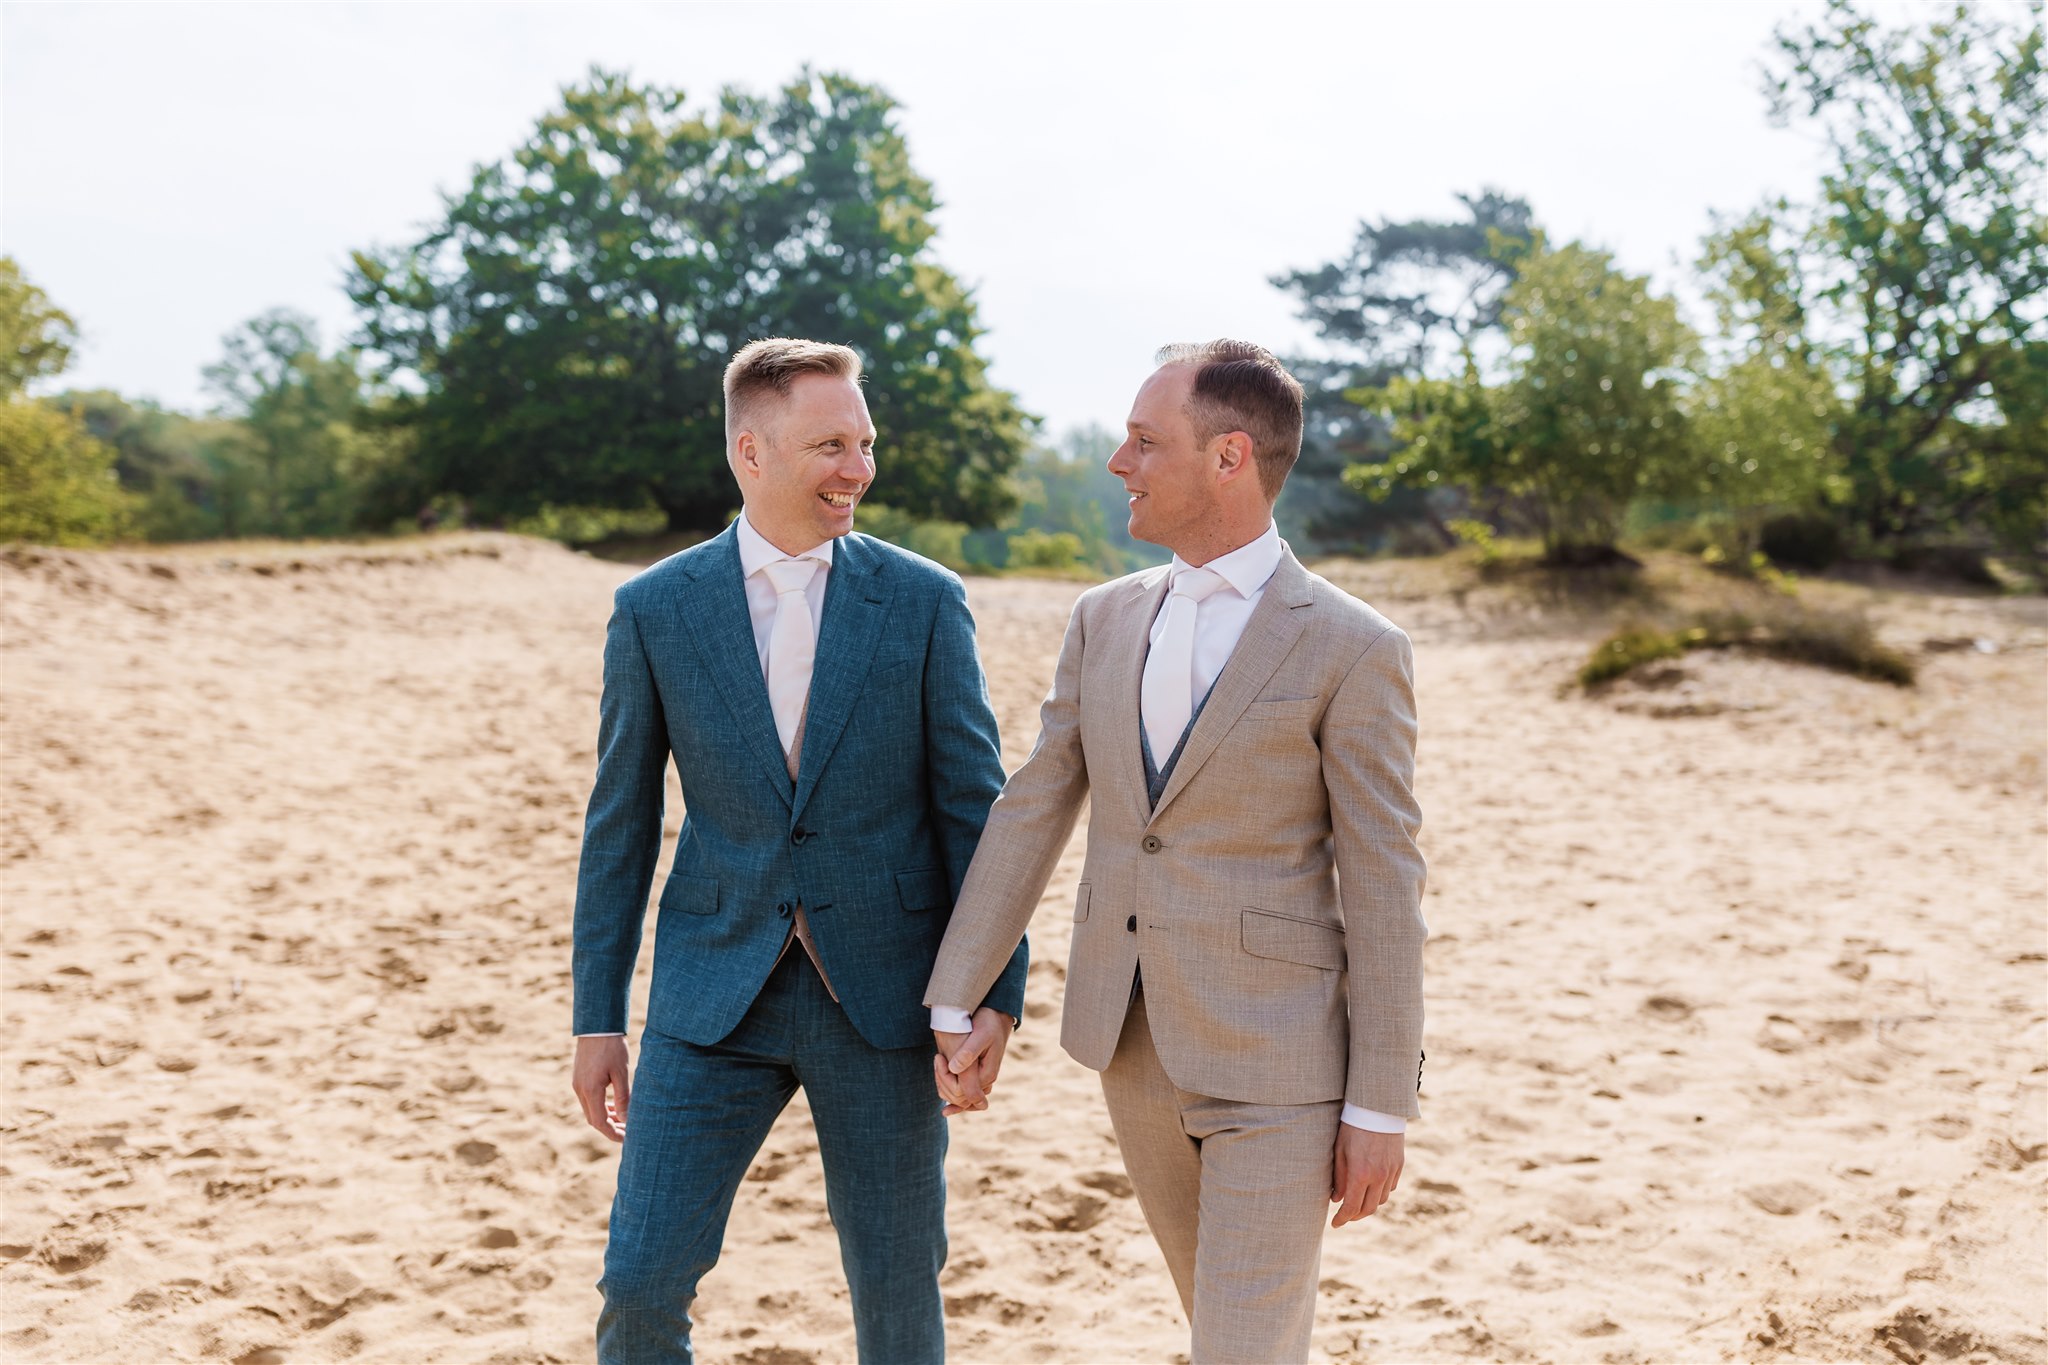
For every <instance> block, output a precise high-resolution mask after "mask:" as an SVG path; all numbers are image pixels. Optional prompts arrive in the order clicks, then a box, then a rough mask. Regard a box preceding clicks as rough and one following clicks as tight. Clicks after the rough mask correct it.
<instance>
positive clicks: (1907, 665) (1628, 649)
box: [1579, 598, 1914, 687]
mask: <svg viewBox="0 0 2048 1365" xmlns="http://www.w3.org/2000/svg"><path fill="white" fill-rule="evenodd" d="M1695 649H1743V650H1748V651H1749V652H1750V653H1753V654H1761V655H1763V656H1765V657H1766V658H1772V659H1783V660H1786V661H1787V662H1790V663H1802V664H1813V665H1815V666H1816V667H1820V668H1829V669H1833V670H1834V671H1835V672H1837V673H1847V674H1850V675H1851V676H1853V677H1858V678H1868V679H1870V680H1872V681H1873V682H1882V683H1890V684H1892V685H1893V686H1895V687H1910V686H1912V685H1913V678H1914V669H1913V661H1912V660H1910V659H1908V658H1907V657H1906V656H1905V655H1903V654H1900V653H1899V652H1898V651H1897V650H1895V649H1892V648H1891V647H1890V646H1888V645H1886V644H1885V643H1884V642H1883V641H1881V640H1879V639H1878V638H1877V632H1876V631H1875V630H1873V629H1872V628H1871V625H1870V620H1869V618H1868V617H1866V616H1865V615H1864V614H1863V613H1862V612H1860V611H1852V610H1842V609H1837V610H1832V611H1830V610H1822V609H1818V608H1815V607H1810V606H1807V605H1806V604H1805V603H1803V602H1800V601H1798V600H1796V599H1785V598H1781V599H1778V600H1776V601H1769V602H1764V603H1761V604H1759V605H1757V606H1756V607H1754V608H1752V609H1751V610H1747V611H1705V612H1698V613H1695V614H1694V615H1692V616H1691V617H1690V618H1689V619H1687V620H1685V621H1683V622H1682V623H1680V624H1678V625H1675V626H1655V625H1643V624H1639V623H1632V624H1630V625H1626V626H1624V627H1622V628H1621V629H1620V630H1617V631H1616V632H1615V633H1614V634H1612V635H1610V636H1608V637H1607V638H1606V639H1605V640H1602V641H1601V642H1600V643H1599V645H1597V646H1595V648H1594V650H1593V653H1592V656H1591V657H1590V658H1588V659H1587V660H1586V662H1585V664H1584V666H1583V667H1581V668H1580V669H1579V682H1580V684H1581V685H1583V686H1586V687H1597V686H1599V685H1601V684H1602V683H1608V682H1612V681H1614V680H1615V679H1616V678H1620V677H1624V676H1626V675H1627V674H1629V673H1630V672H1633V671H1634V670H1635V669H1637V668H1639V667H1641V666H1642V665H1644V664H1647V663H1652V662H1655V661H1656V660H1659V659H1675V658H1678V657H1679V656H1681V655H1683V654H1685V653H1687V652H1688V651H1690V650H1695Z"/></svg>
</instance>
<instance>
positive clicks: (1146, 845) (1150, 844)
mask: <svg viewBox="0 0 2048 1365" xmlns="http://www.w3.org/2000/svg"><path fill="white" fill-rule="evenodd" d="M1139 847H1140V848H1142V849H1144V850H1145V851H1146V852H1147V853H1157V852H1158V851H1159V850H1160V849H1162V848H1165V847H1166V845H1165V844H1163V843H1161V842H1160V841H1159V836H1158V835H1156V834H1148V835H1146V836H1145V841H1144V842H1143V843H1142V844H1140V845H1139Z"/></svg>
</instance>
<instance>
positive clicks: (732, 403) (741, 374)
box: [725, 337, 861, 446]
mask: <svg viewBox="0 0 2048 1365" xmlns="http://www.w3.org/2000/svg"><path fill="white" fill-rule="evenodd" d="M807 374H822V375H827V376H829V377H831V378H834V379H845V380H849V381H851V382H852V383H855V384H858V383H860V376H861V365H860V354H859V352H857V351H855V350H854V349H853V348H852V347H851V346H840V345H837V344H835V343H833V342H830V341H805V340H803V339H802V338H800V337H763V338H762V339H761V340H759V341H750V342H748V343H747V344H746V345H744V346H742V347H740V349H739V353H738V354H737V355H735V356H734V357H733V358H732V363H731V364H729V365H727V366H726V367H725V442H726V444H727V445H728V446H730V445H731V444H732V442H733V438H735V437H736V436H738V435H739V434H740V433H741V432H742V431H745V430H746V429H747V427H748V426H749V425H750V423H751V421H752V419H753V414H754V411H755V406H756V405H757V404H758V403H759V401H760V400H761V398H762V397H763V396H764V395H766V394H770V393H772V394H774V395H775V396H776V397H778V398H787V397H788V396H789V386H790V385H791V384H793V383H795V382H796V380H797V379H798V378H799V377H801V376H803V375H807Z"/></svg>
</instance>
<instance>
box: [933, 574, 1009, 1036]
mask: <svg viewBox="0 0 2048 1365" xmlns="http://www.w3.org/2000/svg"><path fill="white" fill-rule="evenodd" d="M924 696H925V721H924V724H925V754H926V765H927V766H926V787H927V789H928V791H929V793H930V798H931V812H932V820H933V823H934V825H935V826H936V828H937V832H938V836H939V846H940V848H941V849H942V850H943V851H944V854H945V859H946V880H947V892H948V894H949V901H950V902H953V903H957V902H958V900H959V898H960V888H961V885H962V884H963V883H964V882H965V881H966V879H967V868H968V865H969V864H970V863H971V862H972V861H973V859H974V850H975V846H976V845H977V844H978V843H979V842H980V841H981V837H982V831H983V827H984V826H986V825H987V823H988V812H989V807H990V805H991V804H992V803H993V802H994V801H995V799H996V795H997V793H998V792H1000V791H1001V790H1002V788H1003V757H1002V738H1001V734H1000V732H999V731H998V729H997V726H996V716H995V709H994V708H993V707H992V706H990V705H989V697H988V680H987V678H986V676H985V675H984V674H983V672H982V668H981V658H980V655H979V654H978V653H977V652H976V650H975V646H974V617H973V615H972V614H970V613H969V611H968V610H967V594H966V591H965V590H964V589H963V588H962V587H961V586H960V582H959V580H958V579H955V578H950V577H949V578H947V579H946V581H945V585H944V587H943V589H942V590H941V593H940V597H939V606H938V611H937V613H936V615H935V616H934V619H933V622H932V638H931V644H930V647H929V649H928V650H927V652H926V655H925V689H924ZM1030 957H1031V954H1030V946H1029V944H1028V943H1027V942H1025V941H1024V940H1021V939H1020V940H1019V941H1018V943H1017V945H1016V947H1015V950H1014V951H1013V952H1011V954H1010V956H1009V960H1008V962H1007V963H1006V964H1005V966H1004V967H1003V969H1002V972H1001V974H1000V975H999V976H998V977H997V978H996V980H995V983H994V984H993V985H992V986H991V987H990V988H989V990H988V992H987V995H986V996H985V997H982V996H977V997H976V999H978V1000H979V1001H980V1002H981V1004H983V1005H987V1006H989V1007H991V1008H993V1009H999V1010H1001V1011H1003V1012H1004V1013H1005V1014H1009V1015H1012V1016H1015V1017H1019V1018H1021V1017H1022V1016H1023V1013H1024V973H1025V969H1026V968H1027V967H1028V966H1029V964H1030Z"/></svg>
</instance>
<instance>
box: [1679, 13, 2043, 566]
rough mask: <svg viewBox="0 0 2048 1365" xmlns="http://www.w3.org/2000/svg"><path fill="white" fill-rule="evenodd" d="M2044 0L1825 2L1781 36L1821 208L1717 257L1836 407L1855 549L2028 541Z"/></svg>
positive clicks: (1746, 238)
mask: <svg viewBox="0 0 2048 1365" xmlns="http://www.w3.org/2000/svg"><path fill="white" fill-rule="evenodd" d="M2042 13H2043V10H2042V5H2041V3H2040V0H2027V3H2025V4H2023V5H2019V6H2011V5H2007V6H1997V5H1990V4H1958V5H1956V6H1955V8H1954V9H1953V10H1951V11H1949V12H1947V14H1946V15H1945V16H1944V17H1941V18H1939V19H1937V20H1934V21H1932V22H1927V23H1913V24H1909V25H1906V26H1902V27H1886V26H1884V25H1883V24H1881V23H1879V22H1878V21H1877V20H1876V19H1874V18H1872V17H1871V16H1869V15H1867V14H1866V13H1864V12H1863V11H1862V10H1861V9H1859V8H1858V6H1857V5H1856V4H1855V3H1854V2H1853V0H1828V3H1827V5H1826V8H1825V9H1824V10H1823V12H1822V13H1821V14H1820V15H1819V17H1817V18H1816V19H1815V20H1813V21H1812V22H1810V23H1807V24H1803V25H1793V26H1788V27H1786V28H1784V29H1781V30H1780V31H1779V32H1778V34H1777V42H1776V51H1777V57H1776V66H1775V68H1774V69H1773V70H1772V71H1771V72H1770V75H1769V79H1768V82H1767V88H1768V94H1769V96H1770V98H1771V107H1772V113H1773V117H1774V118H1775V119H1777V120H1779V121H1781V122H1790V121H1792V120H1794V119H1798V120H1802V121H1806V122H1809V123H1811V124H1813V125H1817V126H1818V128H1819V130H1820V131H1821V133H1822V134H1823V135H1824V136H1825V138H1826V141H1827V145H1828V148H1829V155H1830V157H1831V159H1832V165H1831V166H1830V168H1829V169H1828V171H1827V173H1826V175H1825V176H1824V178H1823V179H1822V182H1821V186H1820V194H1819V197H1818V200H1817V201H1816V202H1813V203H1810V204H1793V203H1789V202H1786V201H1779V202H1777V203H1775V204H1772V205H1769V206H1767V207H1765V208H1763V209H1761V210H1759V211H1757V212H1755V213H1753V214H1751V215H1750V216H1749V217H1747V218H1745V219H1743V220H1741V221H1739V222H1735V223H1733V224H1731V225H1730V226H1728V227H1727V228H1726V229H1725V230H1724V231H1723V232H1722V234H1721V235H1720V237H1719V239H1718V240H1717V241H1716V242H1715V243H1713V244H1712V246H1711V247H1710V252H1709V257H1710V261H1713V262H1715V263H1717V264H1718V265H1719V266H1720V267H1721V268H1722V270H1723V276H1724V279H1725V280H1726V281H1727V282H1728V283H1729V284H1730V285H1732V286H1733V287H1734V288H1736V289H1737V290H1739V291H1744V292H1746V293H1747V294H1748V296H1749V298H1750V301H1751V302H1752V303H1753V304H1754V305H1755V306H1756V307H1757V308H1758V309H1759V310H1764V311H1770V312H1773V313H1775V314H1776V315H1778V316H1780V317H1783V318H1785V319H1788V320H1789V321H1790V323H1791V324H1792V325H1793V326H1794V328H1795V330H1796V331H1797V332H1798V333H1800V334H1801V335H1802V336H1803V337H1804V338H1805V340H1806V342H1807V343H1808V344H1809V345H1810V347H1811V352H1812V355H1813V357H1814V364H1815V365H1816V366H1817V367H1818V368H1819V369H1821V370H1822V371H1824V372H1825V374H1826V375H1827V377H1828V379H1829V380H1830V381H1831V384H1832V387H1833V388H1834V389H1835V390H1836V391H1837V392H1838V393H1839V394H1840V395H1842V399H1843V403H1844V409H1843V411H1842V412H1841V413H1840V414H1839V419H1838V420H1837V422H1836V424H1835V428H1834V432H1833V443H1834V447H1835V451H1836V453H1837V455H1838V456H1839V458H1840V461H1841V464H1842V467H1843V471H1844V473H1845V475H1846V477H1847V479H1848V489H1847V492H1848V508H1849V513H1850V516H1851V519H1852V521H1853V524H1854V529H1855V530H1856V531H1857V532H1858V533H1859V534H1860V536H1861V538H1862V539H1863V540H1864V542H1865V543H1866V544H1883V543H1885V542H1894V543H1895V542H1898V541H1901V540H1909V539H1912V538H1915V537H1919V536H1924V535H1928V534H1940V533H1944V532H1951V531H1953V530H1954V529H1955V528H1958V527H1963V528H1968V527H1971V526H1992V527H1996V528H1999V529H2001V530H2002V531H2004V533H2005V534H2006V535H2007V536H2008V537H2009V538H2014V537H2016V538H2018V539H2019V540H2020V541H2022V542H2023V543H2027V544H2034V543H2038V541H2039V539H2040V536H2041V533H2042V528H2043V524H2044V515H2048V503H2044V501H2043V484H2044V479H2043V475H2042V466H2043V464H2044V462H2048V449H2044V448H2043V446H2042V445H2041V444H2040V443H2039V442H2038V440H2036V439H2034V437H2033V435H2032V434H2030V433H2033V432H2038V426H2035V425H2033V424H2034V423H2036V422H2037V421H2038V411H2039V399H2038V394H2039V391H2040V390H2039V379H2040V370H2039V362H2038V356H2039V350H2038V348H2039V347H2040V346H2041V345H2042V343H2043V342H2044V341H2048V180H2044V155H2048V139H2044V138H2043V136H2042V129H2043V127H2044V126H2048V80H2044V76H2043V69H2042V60H2043V25H2042Z"/></svg>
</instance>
